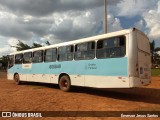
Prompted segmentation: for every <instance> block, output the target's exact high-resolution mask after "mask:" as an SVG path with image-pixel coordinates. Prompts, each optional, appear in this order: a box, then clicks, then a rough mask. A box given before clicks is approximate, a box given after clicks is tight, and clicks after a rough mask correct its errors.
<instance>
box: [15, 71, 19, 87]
mask: <svg viewBox="0 0 160 120" xmlns="http://www.w3.org/2000/svg"><path fill="white" fill-rule="evenodd" d="M14 81H15V82H16V84H17V85H20V79H19V74H18V73H17V74H15V75H14Z"/></svg>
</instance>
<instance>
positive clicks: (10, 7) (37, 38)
mask: <svg viewBox="0 0 160 120" xmlns="http://www.w3.org/2000/svg"><path fill="white" fill-rule="evenodd" d="M103 2H104V0H0V56H2V55H7V54H9V53H10V52H13V51H15V49H14V48H11V47H10V46H11V45H12V46H14V45H16V44H17V40H21V41H23V42H25V43H27V44H29V45H31V44H32V43H33V42H37V43H40V44H42V45H44V43H45V41H49V42H50V43H52V44H54V43H60V42H63V41H69V40H75V39H79V38H84V37H89V36H93V35H98V34H102V33H103V14H104V12H103V5H104V4H103ZM107 5H108V8H107V9H108V31H109V32H112V31H117V30H121V29H127V28H131V27H137V28H138V29H140V30H142V31H143V32H144V33H145V34H147V35H148V37H149V38H150V41H152V40H155V41H156V46H157V47H160V0H108V3H107Z"/></svg>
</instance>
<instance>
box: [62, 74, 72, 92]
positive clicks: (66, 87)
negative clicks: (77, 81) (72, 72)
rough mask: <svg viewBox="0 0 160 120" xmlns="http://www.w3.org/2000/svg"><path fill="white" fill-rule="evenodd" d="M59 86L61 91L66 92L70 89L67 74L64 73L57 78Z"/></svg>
mask: <svg viewBox="0 0 160 120" xmlns="http://www.w3.org/2000/svg"><path fill="white" fill-rule="evenodd" d="M59 87H60V89H61V90H62V91H64V92H68V91H70V90H71V81H70V78H69V76H67V75H64V76H62V77H61V78H60V80H59Z"/></svg>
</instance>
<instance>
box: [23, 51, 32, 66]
mask: <svg viewBox="0 0 160 120" xmlns="http://www.w3.org/2000/svg"><path fill="white" fill-rule="evenodd" d="M31 62H32V52H28V53H24V55H23V63H24V64H27V63H31Z"/></svg>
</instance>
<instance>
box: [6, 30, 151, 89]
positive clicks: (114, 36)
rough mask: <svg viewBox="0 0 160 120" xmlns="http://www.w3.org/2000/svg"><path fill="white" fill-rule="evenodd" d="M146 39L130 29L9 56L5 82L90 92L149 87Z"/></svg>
mask: <svg viewBox="0 0 160 120" xmlns="http://www.w3.org/2000/svg"><path fill="white" fill-rule="evenodd" d="M150 58H151V55H150V44H149V39H148V38H147V36H146V35H145V34H144V33H142V32H141V31H139V30H137V29H135V28H133V29H127V30H121V31H118V32H112V33H108V34H103V35H98V36H94V37H89V38H84V39H79V40H74V41H70V42H64V43H60V44H56V45H50V46H45V47H40V48H35V49H29V50H25V51H20V52H15V53H11V54H10V55H9V66H8V79H10V80H15V82H16V84H20V83H21V82H23V81H26V82H42V83H53V84H59V87H60V89H61V90H63V91H69V90H70V88H71V86H85V87H93V88H133V87H139V86H144V85H148V84H150V83H151V80H150V79H151V59H150Z"/></svg>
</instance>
